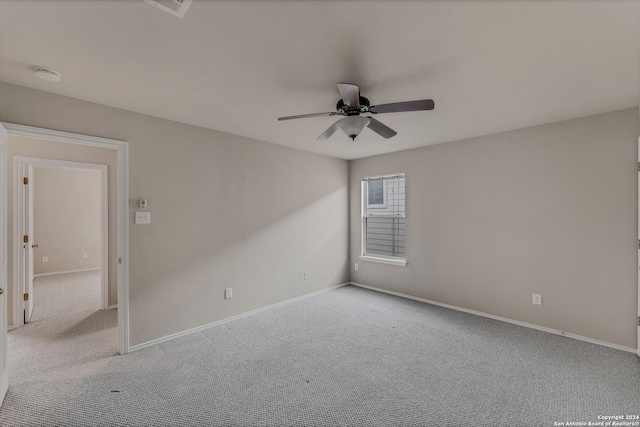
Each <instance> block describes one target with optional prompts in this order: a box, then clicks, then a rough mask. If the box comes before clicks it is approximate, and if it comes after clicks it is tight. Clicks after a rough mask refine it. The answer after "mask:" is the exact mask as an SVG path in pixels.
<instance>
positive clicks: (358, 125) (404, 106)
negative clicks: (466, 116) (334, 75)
mask: <svg viewBox="0 0 640 427" xmlns="http://www.w3.org/2000/svg"><path fill="white" fill-rule="evenodd" d="M338 92H340V97H341V98H342V99H340V100H339V101H338V104H337V105H336V110H337V111H335V112H333V111H332V112H328V113H314V114H302V115H299V116H287V117H279V118H278V120H292V119H303V118H306V117H318V116H346V117H345V118H343V119H340V120H338V121H337V122H335V123H334V124H333V125H331V126H330V127H329V129H327V130H326V131H324V133H323V134H322V135H320V136H319V137H318V138H316V140H317V141H323V140H325V139H328V138H329V137H330V136H331V135H333V134H334V133H335V132H336V131H337V130H338V129H341V130H342V131H343V132H344V133H345V134H346V135H347V136H348V137H349V138H351V139H352V140H354V141H355V139H356V137H357V136H358V135H360V132H362V129H364V127H365V126H366V127H368V128H369V129H371V130H372V131H374V132H376V133H377V134H378V135H380V136H382V137H383V138H385V139H388V138H391V137H392V136H395V135H397V133H398V132H396V131H395V130H393V129H391V128H390V127H388V126H386V125H384V124H382V123H380V122H379V121H378V120H376V119H374V118H373V117H371V116H366V114H381V113H399V112H403V111H419V110H433V108H434V106H435V104H434V103H433V100H432V99H423V100H420V101H406V102H394V103H392V104H380V105H374V106H371V105H370V104H369V100H368V99H367V98H365V97H364V96H360V88H358V86H357V85H354V84H351V83H338ZM361 114H365V116H361Z"/></svg>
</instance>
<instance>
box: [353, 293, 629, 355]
mask: <svg viewBox="0 0 640 427" xmlns="http://www.w3.org/2000/svg"><path fill="white" fill-rule="evenodd" d="M349 284H351V285H353V286H358V287H360V288H366V289H370V290H372V291H376V292H382V293H385V294H391V295H395V296H398V297H402V298H407V299H412V300H415V301H420V302H424V303H427V304H433V305H437V306H440V307H445V308H450V309H452V310H457V311H462V312H465V313H469V314H475V315H476V316H482V317H487V318H489V319H493V320H499V321H501V322H506V323H511V324H514V325H518V326H524V327H525V328H531V329H536V330H538V331H543V332H548V333H550V334H554V335H561V336H563V337H567V338H573V339H576V340H580V341H586V342H588V343H591V344H597V345H601V346H604V347H610V348H615V349H616V350H622V351H628V352H630V353H634V354H637V352H638V351H637V350H636V349H635V348H631V347H627V346H624V345H619V344H613V343H610V342H606V341H600V340H596V339H593V338H589V337H583V336H582V335H576V334H572V333H569V332H563V331H560V330H557V329H551V328H546V327H544V326H538V325H534V324H532V323H527V322H521V321H519V320H513V319H509V318H507V317H501V316H496V315H494V314H489V313H483V312H482V311H476V310H470V309H468V308H463V307H458V306H456V305H451V304H445V303H442V302H438V301H433V300H429V299H425V298H419V297H414V296H412V295H408V294H403V293H401V292H394V291H388V290H386V289H382V288H376V287H375V286H369V285H363V284H362V283H356V282H350V283H349Z"/></svg>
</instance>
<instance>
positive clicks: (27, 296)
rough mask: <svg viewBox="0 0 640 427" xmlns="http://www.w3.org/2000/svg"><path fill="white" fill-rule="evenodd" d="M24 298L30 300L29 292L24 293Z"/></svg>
mask: <svg viewBox="0 0 640 427" xmlns="http://www.w3.org/2000/svg"><path fill="white" fill-rule="evenodd" d="M23 298H24V300H25V301H29V293H26V294H24V297H23Z"/></svg>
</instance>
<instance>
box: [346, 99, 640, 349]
mask: <svg viewBox="0 0 640 427" xmlns="http://www.w3.org/2000/svg"><path fill="white" fill-rule="evenodd" d="M638 134H639V132H638V109H637V108H633V109H628V110H623V111H618V112H613V113H608V114H601V115H596V116H590V117H584V118H580V119H575V120H569V121H564V122H559V123H553V124H548V125H543V126H537V127H532V128H527V129H522V130H517V131H512V132H505V133H501V134H497V135H490V136H485V137H480V138H473V139H469V140H464V141H457V142H451V143H447V144H441V145H436V146H431V147H425V148H420V149H415V150H410V151H404V152H398V153H393V154H388V155H383V156H377V157H371V158H366V159H361V160H355V161H352V162H351V163H350V189H351V193H350V212H351V214H350V216H351V223H350V225H351V227H350V230H351V232H350V235H351V239H350V241H351V249H350V255H351V266H350V267H351V279H352V280H353V281H355V282H358V283H363V284H366V285H370V286H376V287H380V288H384V289H387V290H392V291H396V292H402V293H406V294H409V295H413V296H417V297H421V298H426V299H431V300H435V301H439V302H443V303H447V304H453V305H456V306H460V307H465V308H468V309H473V310H478V311H481V312H485V313H490V314H494V315H498V316H503V317H507V318H510V319H515V320H520V321H523V322H529V323H532V324H535V325H540V326H545V327H549V328H554V329H558V330H562V331H565V332H570V333H574V334H578V335H583V336H586V337H590V338H594V339H598V340H602V341H607V342H611V343H615V344H619V345H624V346H628V347H632V348H635V347H636V341H637V338H636V323H637V318H636V316H637V314H636V306H637V302H638V294H637V292H638V288H637V244H638V241H637V221H638V214H637V200H638V199H637V197H638V196H637V194H638V193H637V191H638V189H637V138H638ZM389 172H393V173H396V172H406V193H407V196H406V209H407V214H406V215H407V217H406V230H407V237H406V259H407V261H408V265H407V266H406V267H396V266H390V265H383V264H374V263H371V262H364V261H360V260H359V259H358V256H359V255H360V180H361V178H362V177H363V176H367V175H378V174H384V173H389ZM356 262H357V263H359V270H358V271H354V270H353V264H354V263H356ZM532 293H541V294H542V297H543V305H542V306H535V305H532V304H531V294H532Z"/></svg>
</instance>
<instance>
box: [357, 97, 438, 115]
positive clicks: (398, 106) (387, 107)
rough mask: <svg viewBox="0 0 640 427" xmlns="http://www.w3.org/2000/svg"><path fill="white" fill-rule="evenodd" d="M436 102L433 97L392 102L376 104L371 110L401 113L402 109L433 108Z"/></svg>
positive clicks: (374, 111) (376, 112) (373, 111)
mask: <svg viewBox="0 0 640 427" xmlns="http://www.w3.org/2000/svg"><path fill="white" fill-rule="evenodd" d="M434 107H435V104H434V102H433V99H423V100H420V101H406V102H394V103H392V104H380V105H374V106H373V107H371V108H369V111H370V112H372V113H375V114H378V113H400V112H402V111H420V110H433V108H434Z"/></svg>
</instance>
